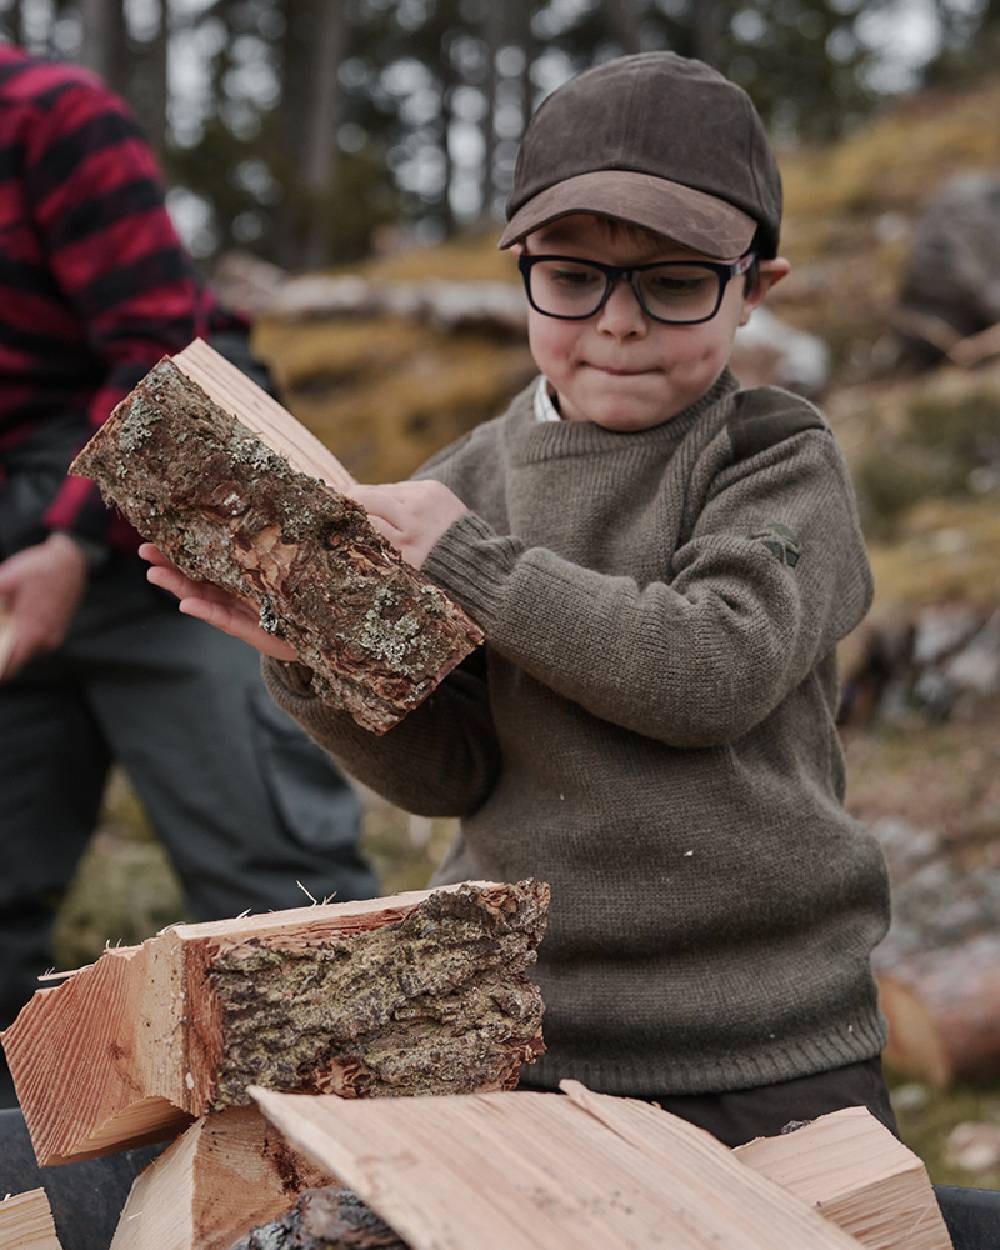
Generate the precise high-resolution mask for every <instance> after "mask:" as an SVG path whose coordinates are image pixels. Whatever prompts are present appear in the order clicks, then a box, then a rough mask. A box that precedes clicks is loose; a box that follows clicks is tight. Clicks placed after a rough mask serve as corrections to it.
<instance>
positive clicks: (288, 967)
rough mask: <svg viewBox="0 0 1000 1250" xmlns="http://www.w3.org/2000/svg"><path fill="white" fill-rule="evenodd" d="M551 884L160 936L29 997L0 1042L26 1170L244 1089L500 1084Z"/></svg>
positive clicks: (511, 1057) (117, 1143)
mask: <svg viewBox="0 0 1000 1250" xmlns="http://www.w3.org/2000/svg"><path fill="white" fill-rule="evenodd" d="M548 901H549V890H548V886H546V885H544V884H542V883H540V882H537V881H524V882H521V883H519V884H517V885H494V884H490V883H466V884H463V885H459V886H452V887H449V888H447V889H443V890H438V891H434V892H430V891H416V892H413V893H410V894H400V895H396V896H393V897H389V898H383V899H372V900H369V901H367V902H359V903H334V904H330V905H325V906H315V907H304V908H298V909H296V910H294V911H285V912H272V913H270V914H269V915H266V916H255V917H250V918H246V919H238V920H227V921H216V922H212V923H208V924H199V925H175V926H173V927H172V928H169V929H166V930H164V931H163V932H162V933H160V934H158V935H157V936H156V937H155V938H150V939H149V941H147V942H144V943H143V944H142V946H138V947H133V948H131V949H129V950H109V951H106V952H105V953H104V954H103V955H102V956H101V958H100V959H99V960H98V961H97V963H95V964H92V965H90V966H89V967H87V968H83V969H81V970H79V971H78V972H76V973H74V974H73V975H72V976H71V977H70V978H69V979H68V980H67V981H64V982H63V983H62V984H61V985H59V986H57V987H54V988H51V989H44V990H39V991H37V992H36V993H35V995H34V996H33V998H32V999H31V1001H30V1002H29V1003H28V1004H27V1005H26V1006H25V1007H24V1008H23V1009H22V1011H21V1013H20V1015H19V1016H18V1017H17V1020H16V1021H15V1022H14V1023H13V1024H12V1025H11V1026H10V1028H9V1029H7V1031H6V1032H5V1033H4V1034H3V1044H4V1049H5V1051H6V1053H7V1062H8V1064H9V1065H10V1069H11V1073H12V1074H13V1077H14V1081H15V1085H16V1088H17V1093H18V1097H19V1099H20V1103H21V1108H22V1110H23V1112H24V1118H25V1121H26V1123H27V1126H28V1131H29V1133H30V1134H31V1140H32V1144H33V1146H34V1149H35V1154H36V1156H37V1158H38V1162H39V1164H40V1165H42V1166H45V1165H47V1164H52V1163H63V1162H67V1161H69V1160H70V1159H83V1158H91V1157H93V1156H96V1155H101V1154H107V1153H110V1152H111V1151H115V1150H120V1149H122V1148H124V1147H126V1146H132V1145H138V1144H140V1143H143V1142H148V1141H156V1140H161V1139H163V1138H164V1137H169V1136H171V1135H173V1134H176V1132H177V1131H178V1130H179V1129H181V1128H183V1127H186V1126H187V1125H188V1124H189V1123H190V1121H191V1119H192V1118H194V1117H198V1116H201V1115H204V1114H205V1113H206V1112H208V1111H213V1110H221V1109H222V1108H224V1107H228V1106H239V1105H243V1104H246V1103H248V1102H249V1096H248V1094H247V1087H248V1086H249V1085H251V1084H256V1085H263V1086H266V1087H268V1088H273V1089H285V1090H292V1089H300V1090H321V1091H333V1092H335V1093H337V1094H340V1095H341V1096H343V1097H345V1098H362V1097H364V1098H367V1097H381V1096H385V1095H392V1094H420V1093H451V1092H465V1091H470V1090H477V1089H501V1088H512V1087H513V1086H514V1085H516V1084H517V1081H518V1077H519V1074H520V1069H521V1065H522V1064H523V1063H524V1062H526V1061H531V1060H533V1059H534V1058H535V1056H536V1055H538V1054H540V1053H541V1052H542V1051H543V1050H544V1046H543V1044H542V1040H541V1016H542V1002H541V996H540V994H539V992H538V988H537V987H536V986H535V985H533V984H532V983H531V982H530V981H529V980H528V975H527V974H528V971H529V969H530V967H531V965H532V964H533V963H534V961H535V950H536V947H537V944H538V942H539V941H540V939H541V936H542V933H543V931H544V927H545V920H546V915H547V909H548Z"/></svg>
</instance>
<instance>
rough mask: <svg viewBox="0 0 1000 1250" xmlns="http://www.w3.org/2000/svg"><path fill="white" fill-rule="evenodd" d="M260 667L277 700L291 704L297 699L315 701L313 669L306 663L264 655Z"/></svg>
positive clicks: (306, 701)
mask: <svg viewBox="0 0 1000 1250" xmlns="http://www.w3.org/2000/svg"><path fill="white" fill-rule="evenodd" d="M260 668H261V675H262V676H263V678H264V684H265V685H266V686H267V688H268V690H269V691H270V692H271V696H272V698H274V699H275V701H276V702H280V703H282V704H289V703H293V702H295V701H299V702H305V703H310V702H314V701H315V699H316V692H315V691H314V690H313V688H312V669H311V668H309V667H307V666H306V665H305V664H300V663H299V662H298V661H297V660H289V661H285V660H275V659H272V657H271V656H262V657H261V662H260Z"/></svg>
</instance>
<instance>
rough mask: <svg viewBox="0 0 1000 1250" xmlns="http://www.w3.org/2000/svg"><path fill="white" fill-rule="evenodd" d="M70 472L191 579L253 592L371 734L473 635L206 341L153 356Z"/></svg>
mask: <svg viewBox="0 0 1000 1250" xmlns="http://www.w3.org/2000/svg"><path fill="white" fill-rule="evenodd" d="M71 471H72V472H74V473H77V474H80V475H81V476H85V477H91V478H93V480H95V481H96V482H97V484H98V485H99V486H100V488H101V493H102V495H103V496H104V498H105V499H106V500H107V501H108V502H109V503H113V504H114V505H115V506H116V507H117V508H119V509H120V510H121V511H122V512H123V513H124V514H125V515H126V516H127V517H128V518H129V520H130V521H131V522H132V524H133V525H134V526H135V528H136V529H137V530H138V531H139V533H140V534H142V535H143V536H144V537H145V538H148V539H150V540H152V541H153V542H155V543H157V544H158V545H159V546H160V548H161V549H162V550H163V551H164V553H165V554H166V555H167V557H168V558H169V559H171V560H173V561H174V562H175V563H177V564H178V565H179V566H180V567H181V569H182V570H183V571H184V572H186V573H187V574H188V575H189V576H191V577H194V578H197V579H199V580H202V581H208V582H211V583H213V584H214V585H217V586H221V587H223V588H224V589H226V590H229V591H230V592H231V593H233V594H236V595H238V596H240V597H241V598H243V599H244V600H247V601H249V602H251V603H253V604H254V605H255V607H256V608H257V610H258V611H259V613H260V622H261V626H262V627H263V628H264V629H266V630H268V631H269V632H271V633H273V634H275V635H276V636H277V637H281V638H284V639H285V640H287V641H288V642H289V643H290V644H291V645H292V646H293V647H294V648H295V650H296V652H297V654H298V656H299V658H300V660H301V661H302V662H303V663H304V664H306V665H308V667H309V669H310V670H311V682H312V690H313V692H314V693H315V694H316V695H318V696H319V697H320V698H321V699H325V700H326V701H327V702H329V703H330V704H332V705H333V706H334V707H337V708H338V709H339V710H342V711H347V712H349V713H350V714H351V715H352V716H353V717H354V719H355V720H356V721H357V722H358V724H359V725H362V726H364V728H366V729H369V730H371V731H373V732H375V733H385V731H386V730H388V729H390V728H392V726H393V725H394V724H396V723H397V722H398V721H399V720H400V719H401V718H402V717H403V716H405V715H406V713H407V712H408V711H410V710H412V709H413V708H414V707H416V706H417V704H419V703H420V702H422V701H423V700H424V699H425V698H427V696H428V695H429V694H430V693H431V691H432V690H433V689H434V688H435V687H436V686H437V685H438V684H439V683H440V682H441V681H442V680H443V679H444V678H445V677H446V676H447V674H448V673H449V672H450V671H451V670H452V669H453V668H454V667H455V665H457V664H459V663H460V662H461V661H462V660H463V659H464V658H465V656H466V655H468V654H469V652H470V651H472V650H473V649H474V648H475V647H476V646H478V645H479V643H480V642H481V641H482V632H481V631H480V630H479V628H478V627H477V626H476V625H475V624H473V622H472V621H471V620H470V619H469V618H468V617H467V616H466V614H465V612H463V611H462V609H461V608H459V607H457V606H456V605H455V604H453V603H452V602H451V601H450V600H449V599H448V598H447V597H446V596H445V594H444V593H443V592H442V591H440V590H438V589H437V587H435V586H432V585H431V584H430V583H429V582H428V581H426V579H424V578H422V577H421V576H420V575H419V574H418V573H417V571H416V570H415V569H413V568H412V567H411V566H410V565H408V564H407V563H406V562H405V561H404V560H403V559H402V557H401V556H400V555H399V554H398V552H397V551H396V550H395V549H394V548H393V547H392V546H391V544H390V543H388V542H387V541H386V540H385V539H384V538H382V536H381V535H380V534H378V533H377V532H376V530H375V529H374V528H373V526H372V525H371V523H370V521H369V520H368V517H367V516H366V514H365V512H364V509H363V508H361V507H360V505H358V504H357V503H355V502H354V501H353V500H352V499H350V498H348V497H347V494H345V493H338V492H349V491H350V489H351V487H352V485H353V482H352V479H351V477H350V475H349V474H348V473H347V471H346V470H345V469H344V468H343V466H342V465H340V464H339V463H338V461H337V460H336V459H335V458H334V457H333V456H332V455H331V454H330V452H329V451H328V450H327V449H326V448H325V447H323V445H322V444H321V443H320V442H319V440H318V439H316V438H314V437H313V436H312V435H311V434H309V432H308V431H307V430H305V429H304V428H303V427H302V426H301V425H299V423H298V422H297V421H296V420H295V418H294V417H293V416H292V415H291V414H290V413H289V412H286V410H285V409H284V408H282V407H281V405H280V404H278V403H276V402H275V401H274V400H272V399H270V398H269V397H268V396H266V395H264V393H263V392H262V391H260V390H259V389H258V388H257V387H256V386H254V384H253V383H252V382H250V381H249V380H248V379H247V378H246V377H244V375H243V374H242V373H240V371H239V370H238V369H236V368H235V367H234V366H232V365H230V364H229V363H228V362H227V361H225V360H223V359H222V357H220V356H219V355H218V354H217V353H215V352H214V351H212V349H211V348H210V347H208V346H207V345H205V344H204V343H200V342H199V343H195V344H192V345H191V346H190V347H188V348H186V349H185V350H184V351H183V352H181V353H179V354H178V355H177V356H175V357H173V358H172V359H166V360H163V361H161V362H160V363H159V364H158V365H157V366H155V368H154V369H153V370H151V372H150V373H149V374H147V375H146V377H145V378H144V379H143V381H142V382H140V383H139V385H138V386H137V387H136V389H135V390H134V391H133V392H132V394H131V395H130V396H128V397H127V398H126V399H125V400H124V401H123V402H122V403H121V404H119V405H118V407H117V408H116V409H115V411H114V413H113V414H112V416H111V418H110V419H109V420H108V421H107V422H105V424H104V425H103V426H102V427H101V429H100V430H99V431H98V432H97V434H95V435H94V437H93V438H92V439H91V440H90V442H89V443H88V444H87V446H86V447H85V448H84V449H83V451H82V452H81V453H80V455H79V456H78V457H77V459H76V461H75V462H74V465H73V466H72V470H71ZM331 487H332V488H333V489H330V488H331Z"/></svg>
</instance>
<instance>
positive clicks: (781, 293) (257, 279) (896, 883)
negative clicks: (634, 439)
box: [0, 0, 1000, 1186]
mask: <svg viewBox="0 0 1000 1250" xmlns="http://www.w3.org/2000/svg"><path fill="white" fill-rule="evenodd" d="M0 36H5V37H7V38H9V39H13V40H14V41H16V42H19V43H22V44H24V45H25V46H26V47H28V48H30V49H31V50H33V51H35V52H38V53H40V54H45V55H52V56H56V57H59V58H63V59H70V60H79V61H81V62H82V63H85V64H87V65H89V66H90V67H92V68H93V69H95V70H96V71H98V72H99V73H101V74H102V75H103V76H104V77H105V78H106V79H107V80H108V81H109V82H110V83H111V84H112V86H114V87H115V88H116V89H117V90H118V91H119V92H120V93H121V94H123V95H124V96H126V97H127V98H128V99H129V100H130V102H131V103H132V105H133V107H134V109H135V110H136V112H137V114H138V116H139V118H140V120H141V121H142V123H143V125H144V126H145V128H146V130H147V131H148V133H149V135H150V136H151V138H152V140H153V142H154V143H155V145H156V147H157V149H158V151H159V154H160V157H161V160H162V162H163V165H164V168H165V171H166V176H167V182H168V187H169V201H168V202H169V205H170V208H171V211H172V213H173V214H174V217H175V220H176V221H177V223H178V226H179V228H180V229H181V232H182V233H183V235H184V237H185V239H186V241H187V242H188V245H189V246H190V248H191V250H192V252H193V253H194V255H195V256H196V258H197V259H198V261H199V263H200V264H201V265H203V266H204V267H205V269H206V272H208V273H209V274H210V275H211V276H212V278H213V280H214V281H215V283H216V284H217V286H218V287H219V288H220V290H221V291H222V293H223V295H224V296H225V297H226V298H227V299H228V300H229V301H230V302H231V303H233V304H234V305H235V306H237V307H239V308H241V309H242V310H243V311H245V312H246V313H247V314H248V315H250V316H251V317H252V319H253V321H254V336H255V338H254V341H255V345H256V348H257V350H258V352H259V353H260V354H261V355H262V356H263V357H264V358H266V359H267V361H268V363H269V364H270V366H271V368H272V371H273V373H274V376H275V379H276V381H277V383H278V385H279V388H280V390H281V393H282V398H283V400H284V402H285V403H286V404H287V405H288V406H289V407H290V408H291V410H292V411H293V412H294V413H295V414H296V415H297V416H298V417H299V418H300V420H302V421H303V422H304V423H305V424H307V425H308V426H310V427H311V428H312V429H313V430H314V431H315V432H317V433H318V434H319V435H320V437H322V438H323V439H324V440H325V441H326V442H327V443H328V444H329V445H330V446H331V447H332V448H333V450H334V451H335V453H336V454H337V455H338V456H339V457H340V459H341V460H343V461H344V462H345V463H346V464H347V465H348V467H349V468H351V470H352V471H353V472H354V473H355V475H356V476H358V477H359V478H360V479H361V480H366V481H380V480H381V481H386V480H393V479H397V478H401V477H404V476H406V475H407V474H408V473H410V472H411V471H412V470H413V468H414V467H415V466H416V465H417V464H418V463H420V461H421V460H423V459H424V458H425V457H426V456H427V455H429V454H430V453H432V452H433V451H435V450H436V449H437V448H438V447H440V446H442V445H443V444H444V443H446V442H447V441H449V440H450V439H452V438H454V437H455V436H457V435H459V434H461V433H462V432H464V431H465V430H466V429H468V428H469V427H470V426H471V425H473V424H475V423H476V422H477V421H479V420H482V419H485V418H486V417H488V416H491V415H493V414H494V413H495V412H496V411H498V410H499V409H500V408H501V407H502V405H503V404H504V403H505V401H506V400H507V399H508V398H509V396H510V395H511V394H512V393H513V392H514V391H515V390H516V389H518V388H519V387H520V386H522V385H523V384H524V383H525V382H526V381H527V380H528V378H529V377H530V376H531V372H532V366H531V361H530V357H529V356H528V353H527V347H526V342H525V335H524V318H523V309H522V305H521V297H520V294H519V291H518V289H517V285H516V281H515V279H516V272H515V270H514V268H513V265H512V263H511V261H510V258H509V257H507V256H503V255H500V254H498V253H497V252H496V249H495V238H496V233H497V224H498V222H499V221H500V220H501V219H502V213H503V203H504V199H505V196H506V194H507V191H508V188H509V186H510V182H511V178H512V173H513V164H514V157H515V153H516V148H517V142H518V139H519V136H520V134H521V131H522V128H523V125H524V121H525V118H526V117H527V116H528V115H529V114H530V112H531V111H532V109H533V108H534V107H536V106H537V104H538V103H539V102H540V101H541V100H542V99H543V98H544V96H545V95H546V94H547V93H548V92H549V91H551V90H552V89H554V88H555V87H556V86H558V85H559V83H561V82H562V81H564V80H565V79H566V78H567V77H569V76H570V75H571V74H573V73H575V72H577V71H579V70H581V69H583V68H586V67H587V66H589V65H591V64H594V63H597V62H599V61H602V60H606V59H608V58H610V57H612V56H615V55H619V54H621V53H622V52H632V51H638V50H645V49H655V48H671V49H674V50H676V51H678V52H682V53H688V54H693V55H697V56H699V57H701V58H702V59H704V60H707V61H709V62H710V63H712V64H714V65H715V66H717V67H718V68H719V69H721V70H722V71H724V72H725V73H726V74H728V75H729V76H730V77H732V78H734V79H735V80H736V81H737V82H739V83H741V84H742V85H743V86H745V87H746V89H747V90H748V91H749V92H750V94H751V96H752V97H753V99H754V100H755V102H756V104H757V106H758V108H759V109H760V111H761V112H762V114H763V115H764V117H765V119H766V120H767V122H768V124H769V126H770V129H771V132H772V134H773V136H774V139H775V143H776V146H777V148H778V150H779V156H780V159H781V164H782V169H783V174H784V179H785V189H786V198H787V208H786V221H785V228H784V234H783V247H782V250H783V252H784V253H785V254H786V255H787V256H788V257H789V259H790V260H791V261H792V263H793V266H794V269H793V273H792V275H791V277H790V278H789V279H788V280H787V281H786V282H783V283H782V284H781V285H780V286H779V287H777V288H776V289H775V291H774V292H773V297H772V298H769V301H768V311H767V312H761V313H757V314H755V315H754V318H753V319H752V321H751V324H750V326H749V327H748V328H747V330H746V332H741V336H740V339H739V341H738V344H737V353H736V356H735V367H736V371H737V373H738V374H739V376H740V377H741V380H743V381H744V383H745V384H748V385H752V384H756V383H760V382H773V383H777V384H780V385H785V386H789V387H791V388H793V389H797V390H801V391H802V392H804V393H805V394H807V395H809V396H810V397H811V398H813V399H815V400H816V401H817V402H819V403H820V404H821V405H822V407H823V408H824V410H825V411H826V412H827V414H828V415H829V417H830V420H831V422H832V424H833V425H834V428H835V430H836V432H837V435H838V437H839V439H840V441H841V443H842V445H843V447H844V449H845V452H846V454H847V456H848V459H849V461H850V464H851V468H852V471H853V474H854V478H855V482H856V485H857V488H858V494H859V500H860V504H861V508H862V515H863V520H864V524H865V528H866V532H867V536H868V540H869V544H870V550H871V554H872V561H873V565H874V568H875V573H876V583H877V590H876V601H875V605H874V608H873V611H872V613H871V615H870V617H869V620H868V621H867V622H866V623H865V624H864V625H863V626H862V628H861V629H859V630H858V631H857V633H856V634H855V635H854V636H853V637H852V638H850V639H848V640H847V641H846V643H845V645H844V649H843V655H842V670H843V676H844V709H843V714H842V720H843V738H844V744H845V749H846V752H847V756H848V779H849V780H848V804H849V807H850V809H851V810H852V812H853V813H854V814H855V815H856V816H857V817H858V819H859V820H861V821H863V822H864V823H865V824H866V826H867V827H868V828H870V829H871V830H872V831H873V832H874V833H875V835H876V836H877V837H878V838H879V840H880V841H881V843H882V845H883V847H884V849H885V852H886V856H887V859H888V862H889V868H890V876H891V879H892V882H893V891H894V920H893V928H892V931H891V933H890V936H889V938H888V939H887V940H886V942H885V943H884V944H883V947H882V948H880V951H879V952H877V967H878V972H879V976H880V981H881V985H882V992H883V1002H884V1004H885V1005H886V1007H887V1010H889V1014H890V1017H891V1019H892V1025H893V1040H892V1043H891V1047H890V1052H889V1057H890V1062H891V1064H892V1074H893V1095H894V1101H895V1104H896V1107H897V1111H898V1113H899V1115H900V1119H901V1124H902V1126H903V1131H904V1137H905V1138H906V1140H907V1141H908V1142H910V1144H912V1145H914V1147H915V1148H916V1149H917V1150H918V1151H919V1152H920V1153H921V1154H922V1155H923V1156H924V1157H925V1158H926V1159H927V1160H928V1163H929V1165H930V1168H931V1171H932V1175H933V1177H934V1179H935V1180H939V1181H950V1182H952V1183H959V1184H985V1185H990V1186H1000V971H998V970H1000V509H998V504H1000V70H998V68H997V66H998V65H1000V0H863V2H862V0H759V2H758V3H738V2H729V0H547V2H543V3H532V2H529V0H507V2H506V3H502V4H500V3H496V2H495V0H494V2H493V3H490V0H395V2H390V0H349V2H346V3H339V2H337V0H127V2H125V3H123V2H122V0H77V2H75V3H71V2H69V0H0ZM367 812H368V815H367V827H366V845H367V849H368V852H369V854H370V855H371V856H372V858H373V860H374V861H375V863H376V866H377V867H378V870H379V873H380V876H381V880H382V884H383V887H384V889H385V891H386V892H389V891H392V890H395V889H399V888H410V887H413V886H419V885H422V884H423V883H424V882H425V881H426V880H427V878H428V876H429V874H430V872H431V870H432V868H433V865H434V862H435V860H436V858H437V857H438V856H439V855H440V854H441V853H442V851H443V848H444V847H445V845H446V844H447V841H448V839H449V837H450V836H451V833H452V831H453V830H452V826H451V824H450V823H449V822H446V821H435V822H428V821H422V820H416V819H409V818H407V817H405V816H404V815H403V814H402V813H400V812H397V811H394V810H393V809H391V808H389V807H387V806H386V805H385V804H383V803H381V802H379V801H378V800H376V799H375V798H374V797H373V796H370V795H369V796H367ZM182 915H183V900H182V898H181V896H180V892H179V890H178V888H177V884H176V881H175V880H174V878H173V877H172V874H171V872H170V869H169V866H168V865H167V864H166V862H165V860H164V858H163V856H162V853H161V852H160V850H159V847H158V845H157V844H156V842H155V840H154V838H153V837H152V834H151V831H149V830H148V829H147V828H146V826H145V823H144V818H143V815H142V812H141V810H140V809H139V806H138V804H137V802H136V800H135V798H134V796H133V795H132V794H131V792H130V791H129V789H128V785H127V781H126V779H124V778H121V777H116V778H115V781H114V783H113V785H112V786H111V788H110V791H109V795H108V797H107V802H106V806H105V812H104V816H103V819H102V826H101V831H100V833H99V834H98V835H97V837H96V838H95V840H94V843H93V845H92V847H91V849H90V851H89V852H88V855H87V857H86V858H85V860H84V862H83V864H82V865H81V870H80V873H79V876H78V879H77V881H76V883H75V885H74V887H73V890H72V891H71V894H70V896H69V898H68V899H67V900H66V903H65V905H64V907H63V910H62V914H61V918H60V927H59V941H60V958H61V960H62V962H63V966H66V967H71V966H74V965H77V964H79V963H82V962H87V961H89V960H90V959H92V958H94V956H95V954H97V953H98V952H99V951H100V950H101V949H102V948H103V946H104V945H105V943H106V942H108V941H110V942H112V943H114V942H116V941H124V942H131V941H136V940H140V939H141V938H142V937H145V936H147V935H148V934H149V933H151V932H153V931H155V929H157V928H159V927H161V926H162V925H165V924H168V923H170V922H172V921H174V920H177V919H179V918H181V917H182Z"/></svg>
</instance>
